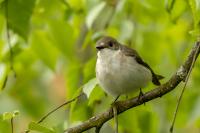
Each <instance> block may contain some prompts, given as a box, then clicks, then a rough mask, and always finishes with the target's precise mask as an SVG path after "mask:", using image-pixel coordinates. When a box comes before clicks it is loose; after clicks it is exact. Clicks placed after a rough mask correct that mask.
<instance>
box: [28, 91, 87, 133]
mask: <svg viewBox="0 0 200 133" xmlns="http://www.w3.org/2000/svg"><path fill="white" fill-rule="evenodd" d="M83 94H84V93H81V94H80V95H78V96H76V97H75V98H73V99H71V100H69V101H66V102H64V103H63V104H61V105H60V106H58V107H56V108H55V109H53V110H52V111H50V112H49V113H47V114H46V115H44V116H43V117H42V118H41V119H40V120H39V121H38V122H37V124H39V123H41V122H43V121H44V120H45V119H46V118H47V117H48V116H49V115H51V114H52V113H54V112H55V111H57V110H58V109H60V108H62V107H63V106H65V105H68V104H69V103H71V102H73V101H75V100H76V99H78V98H79V97H81V96H82V95H83ZM28 132H30V130H26V131H25V133H28Z"/></svg>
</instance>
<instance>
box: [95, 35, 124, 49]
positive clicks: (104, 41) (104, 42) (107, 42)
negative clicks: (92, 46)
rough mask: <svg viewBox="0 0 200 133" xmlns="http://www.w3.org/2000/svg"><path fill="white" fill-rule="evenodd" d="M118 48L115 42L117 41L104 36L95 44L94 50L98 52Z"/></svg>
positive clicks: (118, 45)
mask: <svg viewBox="0 0 200 133" xmlns="http://www.w3.org/2000/svg"><path fill="white" fill-rule="evenodd" d="M119 47H120V44H119V43H118V42H117V40H116V39H114V38H112V37H110V36H104V37H102V38H101V39H99V40H98V41H97V43H96V49H97V50H98V51H101V50H103V49H110V50H118V49H119Z"/></svg>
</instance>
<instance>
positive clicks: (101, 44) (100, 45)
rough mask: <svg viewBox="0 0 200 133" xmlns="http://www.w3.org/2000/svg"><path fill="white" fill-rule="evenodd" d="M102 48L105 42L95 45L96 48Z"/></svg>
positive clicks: (104, 46)
mask: <svg viewBox="0 0 200 133" xmlns="http://www.w3.org/2000/svg"><path fill="white" fill-rule="evenodd" d="M104 48H106V45H105V43H100V44H98V45H96V49H97V50H101V49H104Z"/></svg>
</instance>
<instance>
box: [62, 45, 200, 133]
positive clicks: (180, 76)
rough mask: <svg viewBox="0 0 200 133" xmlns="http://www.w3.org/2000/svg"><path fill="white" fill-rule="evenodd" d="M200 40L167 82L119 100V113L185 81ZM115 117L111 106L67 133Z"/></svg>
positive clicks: (96, 125) (116, 105)
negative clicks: (141, 94)
mask: <svg viewBox="0 0 200 133" xmlns="http://www.w3.org/2000/svg"><path fill="white" fill-rule="evenodd" d="M199 47H200V42H197V43H196V44H195V46H194V47H193V49H192V50H191V52H190V54H189V56H188V58H187V60H186V61H185V62H184V64H183V65H182V66H181V67H180V68H179V69H178V70H177V72H176V73H175V74H174V75H173V76H172V77H171V78H170V79H169V81H167V82H166V83H164V84H162V85H161V86H159V87H157V88H155V89H153V90H151V91H149V92H147V93H145V94H144V95H143V96H141V97H140V99H138V97H134V98H131V99H128V100H125V101H118V102H116V104H115V107H116V108H117V113H118V114H120V113H122V112H124V111H126V110H128V109H130V108H133V107H136V106H139V105H141V104H143V103H145V102H148V101H150V100H153V99H156V98H159V97H162V96H163V95H165V94H167V93H169V92H170V91H172V90H173V89H175V87H176V86H177V85H178V84H179V83H180V82H181V81H184V80H185V78H186V77H187V74H188V72H189V69H190V67H191V65H192V62H193V58H195V53H196V50H198V52H197V55H196V58H195V61H196V59H197V57H198V55H199V53H200V49H199ZM111 118H113V110H112V107H110V108H109V109H108V110H107V111H105V112H103V113H101V114H99V115H96V116H93V117H92V118H90V119H88V120H87V121H85V122H83V123H82V124H80V125H78V126H75V127H72V128H68V129H67V130H65V132H66V133H81V132H83V131H86V130H88V129H90V128H93V127H99V126H101V125H103V124H104V123H105V122H107V121H108V120H110V119H111Z"/></svg>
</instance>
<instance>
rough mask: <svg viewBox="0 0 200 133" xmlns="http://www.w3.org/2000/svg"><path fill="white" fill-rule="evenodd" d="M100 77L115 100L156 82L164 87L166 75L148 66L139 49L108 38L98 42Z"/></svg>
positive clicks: (97, 63)
mask: <svg viewBox="0 0 200 133" xmlns="http://www.w3.org/2000/svg"><path fill="white" fill-rule="evenodd" d="M96 49H97V50H98V52H97V62H96V77H97V81H98V83H99V85H100V86H101V87H102V89H103V90H104V91H105V92H106V93H108V94H109V95H112V96H113V97H114V98H115V101H116V100H117V99H118V97H119V96H120V95H123V94H126V95H127V94H129V93H131V92H134V91H137V90H140V94H143V93H142V91H141V88H143V87H145V86H146V85H147V84H148V82H150V81H152V82H153V84H155V85H160V82H159V80H160V79H162V78H163V76H160V75H157V74H155V73H154V71H153V70H152V69H151V68H150V66H149V65H148V64H147V63H145V62H144V61H143V60H142V58H141V57H140V56H139V54H138V53H137V52H136V50H134V49H131V48H129V47H127V46H125V45H122V44H120V43H119V42H118V41H117V40H116V39H114V38H112V37H109V36H105V37H102V38H101V39H100V40H98V41H97V43H96Z"/></svg>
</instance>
